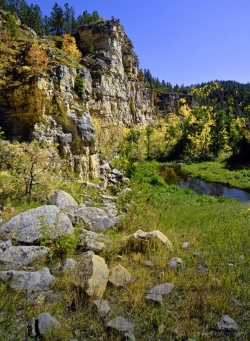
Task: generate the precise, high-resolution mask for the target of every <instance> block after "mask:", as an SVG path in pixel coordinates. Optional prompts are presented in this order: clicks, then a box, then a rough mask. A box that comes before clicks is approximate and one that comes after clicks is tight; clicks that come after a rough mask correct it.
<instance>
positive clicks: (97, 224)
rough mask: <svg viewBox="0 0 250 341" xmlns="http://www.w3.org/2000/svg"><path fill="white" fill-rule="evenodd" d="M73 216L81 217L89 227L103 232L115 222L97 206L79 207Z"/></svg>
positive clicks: (94, 230)
mask: <svg viewBox="0 0 250 341" xmlns="http://www.w3.org/2000/svg"><path fill="white" fill-rule="evenodd" d="M75 216H76V219H77V220H79V219H80V218H82V219H83V220H84V221H85V223H86V224H87V225H88V227H89V229H90V230H91V231H93V232H97V233H101V232H105V231H107V230H108V229H109V228H110V227H112V226H113V225H114V224H115V223H114V221H113V220H111V219H109V218H108V215H107V213H106V212H105V211H103V210H101V209H100V208H97V207H81V208H79V209H78V210H77V212H76V215H75Z"/></svg>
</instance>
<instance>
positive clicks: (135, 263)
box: [0, 162, 250, 341]
mask: <svg viewBox="0 0 250 341" xmlns="http://www.w3.org/2000/svg"><path fill="white" fill-rule="evenodd" d="M157 168H158V164H157V163H154V162H151V163H146V162H144V163H139V164H138V165H137V170H136V172H135V174H134V175H133V178H132V179H131V187H132V188H133V191H132V192H129V193H128V194H127V195H126V196H125V197H124V196H119V198H118V199H117V201H118V202H117V203H118V206H119V208H120V209H121V210H122V209H123V208H124V207H125V204H126V203H128V202H129V203H130V210H129V212H128V213H127V214H126V215H125V217H124V219H123V220H122V221H121V222H119V223H118V224H117V226H116V227H114V228H113V229H111V230H109V231H108V232H107V234H108V235H109V237H110V239H111V243H110V246H109V248H108V249H107V250H105V251H103V253H102V256H103V257H104V258H105V259H106V262H107V263H108V265H109V266H111V265H112V264H114V263H117V262H119V263H121V265H123V266H124V267H125V268H127V269H128V271H129V272H130V273H131V274H132V276H134V277H135V278H136V281H135V282H133V283H130V284H129V285H128V286H127V288H114V287H113V286H111V285H108V287H107V289H106V292H105V295H104V299H107V300H108V302H109V304H110V306H111V307H112V310H113V314H114V315H113V316H116V315H122V316H124V317H126V318H127V319H128V320H130V321H131V322H134V323H135V337H136V340H140V341H148V340H149V339H150V337H151V340H169V341H170V340H173V339H174V337H173V336H172V334H173V331H174V330H175V331H176V328H178V330H179V331H178V333H179V340H185V339H187V338H193V339H195V340H196V341H201V340H202V341H208V340H221V341H222V340H225V338H226V336H225V335H224V334H223V333H222V332H218V330H217V328H216V323H217V322H218V321H219V320H220V318H221V316H222V315H224V314H228V315H229V316H230V317H232V318H233V319H234V320H235V321H236V322H237V323H238V324H239V325H240V327H241V332H242V334H241V335H240V336H239V337H238V338H237V337H232V339H234V340H247V337H248V336H247V335H249V332H250V326H249V323H248V322H249V317H250V302H249V297H250V286H249V278H250V267H249V265H250V250H249V240H250V205H249V203H246V202H238V201H236V200H232V199H228V198H215V197H208V196H199V195H196V194H194V193H192V192H191V191H189V190H187V189H180V188H178V187H177V186H173V185H172V186H168V185H166V184H165V183H164V182H163V181H162V179H161V178H160V177H159V175H158V174H157ZM69 187H70V186H69ZM71 190H72V192H73V188H71ZM79 192H80V190H79ZM79 192H78V193H79ZM95 195H97V194H96V193H95ZM138 229H141V230H143V231H152V230H154V229H158V230H160V231H161V232H163V233H164V234H165V235H166V236H167V237H168V238H169V240H170V241H171V242H172V244H173V250H172V251H170V250H169V249H167V248H166V247H165V246H160V247H155V248H152V249H149V250H147V251H145V252H133V251H131V250H129V249H128V248H126V244H125V243H126V236H127V235H129V234H131V233H133V232H135V231H136V230H138ZM184 241H187V242H189V243H190V247H189V248H188V249H186V250H184V249H183V248H182V243H183V242H184ZM194 251H200V252H201V253H200V256H198V257H197V256H194ZM118 254H119V255H122V257H123V260H121V261H118V260H117V258H116V257H117V255H118ZM172 257H180V258H181V259H182V260H183V265H182V266H180V267H179V268H178V269H177V270H173V269H171V268H170V267H169V266H168V265H167V262H168V260H169V259H170V258H172ZM75 258H76V259H77V255H75ZM146 260H151V261H152V262H153V264H154V267H153V268H147V267H146V266H145V265H144V262H145V261H146ZM230 264H233V265H232V266H231V265H230ZM198 265H203V266H206V267H207V268H208V269H209V271H208V273H200V272H199V271H197V266H198ZM164 282H169V283H173V284H174V285H175V288H174V290H173V292H172V294H171V296H170V297H169V298H167V299H166V300H165V301H164V303H163V304H162V305H157V304H154V302H149V301H147V300H146V299H145V296H146V295H147V293H148V292H149V290H150V289H151V288H152V287H153V286H155V285H157V284H160V283H164ZM54 288H55V290H57V291H59V292H60V293H61V294H62V295H63V297H64V303H63V304H64V306H63V304H59V305H58V306H55V305H53V304H52V305H51V304H48V303H46V304H44V305H43V306H41V307H32V306H29V307H27V306H26V305H25V304H24V303H22V300H21V298H20V295H16V296H13V292H12V291H8V289H7V288H6V286H5V285H4V284H0V290H1V293H2V294H3V295H0V306H1V307H3V309H4V310H7V311H8V314H9V315H7V316H8V318H7V319H6V320H5V321H4V334H3V335H4V336H5V335H8V331H9V332H10V331H11V323H10V321H15V318H16V315H17V312H18V311H20V310H22V309H23V308H24V307H26V308H25V309H26V312H25V314H24V316H25V317H26V318H28V317H31V316H36V315H37V313H39V312H41V311H48V312H50V313H51V314H53V315H54V316H55V317H56V318H58V319H59V320H60V322H61V323H62V325H63V326H64V327H65V331H67V333H66V332H65V335H60V337H59V336H58V340H61V341H67V340H68V339H67V337H68V336H67V335H70V333H71V334H72V335H73V334H74V333H73V332H74V330H76V329H78V330H79V331H80V336H79V337H77V338H78V339H87V340H90V339H91V340H100V338H102V340H104V341H108V340H111V341H116V340H119V338H118V336H117V335H115V334H114V335H113V334H109V333H108V332H107V331H106V330H105V325H104V324H103V322H102V321H100V320H99V318H98V317H97V315H96V314H95V313H94V310H93V308H92V307H91V300H89V299H86V297H85V296H84V295H82V293H81V292H79V291H78V290H77V289H76V288H75V287H74V285H72V284H71V283H70V278H67V276H66V277H65V276H62V277H61V278H60V279H59V281H58V282H57V283H55V287H54ZM8 297H9V298H10V299H8ZM73 299H74V301H75V302H76V308H75V310H70V309H68V308H67V307H69V306H70V304H71V302H72V300H73ZM15 302H16V305H15ZM8 321H9V322H8ZM162 325H163V326H162ZM163 327H164V332H163V333H161V329H162V328H163ZM5 339H6V337H5ZM16 339H18V336H17V335H16ZM50 339H51V336H48V338H47V339H46V340H47V341H49V340H50Z"/></svg>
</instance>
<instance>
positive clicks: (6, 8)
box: [0, 0, 8, 11]
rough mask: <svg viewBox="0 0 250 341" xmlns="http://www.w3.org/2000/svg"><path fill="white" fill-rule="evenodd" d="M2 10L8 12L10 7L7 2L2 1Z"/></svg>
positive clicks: (0, 5)
mask: <svg viewBox="0 0 250 341" xmlns="http://www.w3.org/2000/svg"><path fill="white" fill-rule="evenodd" d="M0 9H2V10H4V11H7V10H8V5H7V1H6V0H0Z"/></svg>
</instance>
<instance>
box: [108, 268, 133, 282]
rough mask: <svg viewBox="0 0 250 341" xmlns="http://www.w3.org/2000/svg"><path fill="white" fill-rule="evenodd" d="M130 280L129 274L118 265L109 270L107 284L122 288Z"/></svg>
mask: <svg viewBox="0 0 250 341" xmlns="http://www.w3.org/2000/svg"><path fill="white" fill-rule="evenodd" d="M131 280H132V276H131V274H130V273H129V272H128V270H127V269H125V268H124V267H123V266H122V265H120V264H115V265H113V266H112V267H111V268H110V275H109V282H110V283H112V284H113V285H115V286H117V287H124V286H126V284H127V283H128V282H130V281H131Z"/></svg>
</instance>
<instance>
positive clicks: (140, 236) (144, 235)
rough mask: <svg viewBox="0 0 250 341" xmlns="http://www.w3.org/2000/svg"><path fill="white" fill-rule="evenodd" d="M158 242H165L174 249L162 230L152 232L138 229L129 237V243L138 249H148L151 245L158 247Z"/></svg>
mask: <svg viewBox="0 0 250 341" xmlns="http://www.w3.org/2000/svg"><path fill="white" fill-rule="evenodd" d="M158 244H165V245H166V246H167V247H168V248H169V249H170V250H172V243H171V242H170V241H169V240H168V238H167V237H166V236H165V235H164V234H163V233H162V232H160V231H158V230H154V231H152V232H144V231H141V230H138V231H136V232H135V233H134V234H132V235H130V236H128V237H127V245H128V246H130V247H132V248H133V249H136V250H142V251H143V250H146V249H150V248H151V247H156V246H157V245H158Z"/></svg>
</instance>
